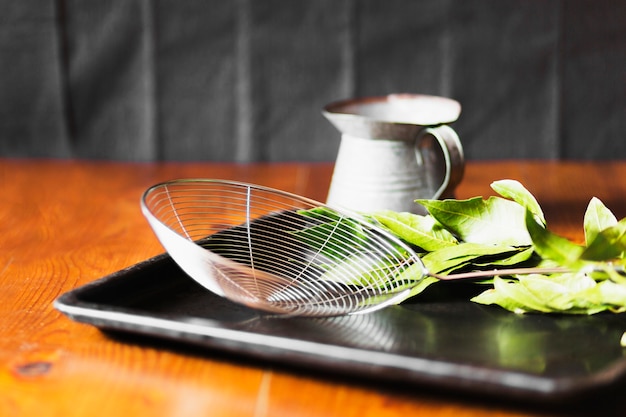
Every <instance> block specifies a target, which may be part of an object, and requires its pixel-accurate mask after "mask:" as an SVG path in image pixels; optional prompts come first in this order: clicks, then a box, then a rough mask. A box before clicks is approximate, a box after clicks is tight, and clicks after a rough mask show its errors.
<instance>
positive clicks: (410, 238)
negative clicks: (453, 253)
mask: <svg viewBox="0 0 626 417" xmlns="http://www.w3.org/2000/svg"><path fill="white" fill-rule="evenodd" d="M371 216H372V217H373V218H374V219H376V220H377V221H378V222H379V223H380V224H382V225H383V226H385V227H386V228H387V229H388V230H389V231H390V232H392V233H393V234H395V235H396V236H397V237H399V238H400V239H402V240H404V241H405V242H408V243H410V244H412V245H415V246H418V247H420V248H422V249H424V250H425V251H429V252H430V251H435V250H438V249H441V248H445V247H448V246H454V245H456V244H457V240H456V238H455V237H454V236H453V235H452V233H450V232H449V231H448V230H446V229H444V228H443V226H442V225H441V224H439V223H438V222H437V221H435V219H434V218H433V217H432V216H420V215H417V214H412V213H397V212H394V211H390V210H384V211H379V212H376V213H373V214H371Z"/></svg>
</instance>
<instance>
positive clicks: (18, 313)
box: [0, 160, 626, 417]
mask: <svg viewBox="0 0 626 417" xmlns="http://www.w3.org/2000/svg"><path fill="white" fill-rule="evenodd" d="M331 173H332V165H331V164H296V163H287V164H256V165H254V164H253V165H243V164H242V165H237V164H179V163H168V164H139V163H109V162H107V163H105V162H82V161H45V160H0V187H1V193H0V231H1V233H0V317H1V318H0V415H1V416H35V415H36V416H42V417H45V416H68V417H69V416H86V415H89V416H121V415H134V416H199V415H202V416H208V415H210V416H258V417H264V416H342V417H348V416H376V417H384V416H401V415H402V416H405V415H428V416H455V417H464V416H547V415H572V414H581V415H582V414H585V415H586V414H589V415H596V414H595V412H594V411H593V410H591V411H589V412H588V413H587V410H585V409H584V407H578V408H577V409H576V410H571V409H569V410H563V409H561V408H559V407H549V408H546V407H534V406H533V407H530V406H529V405H527V404H521V403H516V402H507V401H498V400H497V398H488V399H487V398H470V397H468V396H462V395H460V394H458V393H454V392H438V391H434V390H431V389H428V387H401V386H388V385H382V384H380V385H379V384H376V383H372V382H363V381H358V380H357V381H355V380H351V379H350V378H336V377H331V376H329V375H323V374H315V373H307V372H305V371H303V370H298V369H291V368H286V367H281V366H280V365H278V364H269V363H261V362H255V361H251V360H245V359H242V358H238V357H235V356H229V355H226V354H222V353H218V352H202V351H198V350H192V349H185V348H181V347H174V346H169V345H167V344H159V343H152V344H151V343H142V342H140V341H137V340H133V339H130V340H124V339H118V338H113V337H110V336H108V335H106V334H104V333H102V332H100V331H99V330H97V329H96V328H94V327H92V326H88V325H84V324H79V323H75V322H73V321H71V320H69V319H68V318H67V317H65V316H63V315H62V314H61V313H59V312H57V311H56V310H55V309H54V308H53V305H52V303H53V301H54V299H55V298H56V297H58V296H59V295H61V294H62V293H64V292H66V291H69V290H71V289H74V288H76V287H78V286H81V285H83V284H86V283H88V282H90V281H93V280H96V279H98V278H100V277H102V276H104V275H107V274H110V273H112V272H115V271H117V270H120V269H122V268H124V267H127V266H130V265H133V264H135V263H137V262H140V261H142V260H145V259H147V258H149V257H151V256H154V255H156V254H158V253H161V252H162V248H161V246H160V245H159V243H158V241H157V240H156V238H155V237H154V235H153V233H152V231H151V230H150V228H149V226H148V224H147V222H146V221H145V220H144V218H143V216H142V215H141V212H140V210H139V199H140V196H141V194H142V192H143V191H144V189H146V188H147V187H149V186H150V185H152V184H154V183H156V182H159V181H163V180H168V179H173V178H189V177H207V178H228V179H236V180H241V181H248V182H253V183H257V184H262V185H268V186H272V187H275V188H280V189H283V190H287V191H291V192H295V193H298V194H303V195H305V196H308V197H312V198H315V199H319V200H324V199H325V196H326V191H327V189H328V185H329V182H330V178H331ZM502 178H514V179H518V180H520V181H521V182H522V183H524V184H525V185H526V186H527V187H528V188H529V189H530V190H531V191H532V192H533V193H534V194H535V195H536V197H537V198H538V200H539V202H540V203H541V205H542V206H543V208H544V210H545V212H546V216H547V220H548V223H549V225H550V227H551V228H552V229H553V230H555V231H557V232H559V233H562V234H564V235H566V236H568V237H570V238H572V239H574V240H582V218H583V214H584V210H585V206H586V204H587V202H588V201H589V199H590V198H591V197H592V196H597V197H599V198H600V199H602V200H603V201H604V202H605V204H606V205H607V206H608V207H609V208H611V209H612V210H613V211H614V213H615V214H616V215H617V216H618V217H620V218H622V217H626V200H625V198H624V196H626V162H613V163H574V162H532V161H514V162H513V161H511V162H506V161H505V162H480V163H472V162H470V163H468V166H467V171H466V176H465V179H464V181H463V183H462V184H461V186H460V187H459V189H458V192H457V197H459V198H466V197H471V196H476V195H488V194H492V193H491V190H490V188H489V184H490V182H491V181H493V180H497V179H502ZM623 389H624V387H623V386H622V391H623ZM622 398H623V395H619V394H607V395H606V398H602V400H601V404H597V405H598V406H600V405H601V407H602V408H603V409H604V410H605V411H603V415H610V414H611V413H612V412H613V411H614V412H615V413H616V414H617V413H618V412H619V410H620V409H626V403H625V402H624V400H623V399H622ZM594 407H595V406H593V405H592V408H594Z"/></svg>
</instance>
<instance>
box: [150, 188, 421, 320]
mask: <svg viewBox="0 0 626 417" xmlns="http://www.w3.org/2000/svg"><path fill="white" fill-rule="evenodd" d="M141 205H142V211H143V213H144V215H145V216H146V218H147V219H148V221H149V223H150V225H151V226H152V228H153V230H154V232H155V233H156V235H157V237H158V239H159V240H160V242H161V244H162V245H163V246H164V247H165V249H166V250H167V252H168V253H169V254H170V256H171V257H172V258H173V259H174V261H175V262H176V263H177V264H178V265H179V266H180V267H181V268H182V269H183V270H184V271H185V272H186V273H187V274H188V275H189V276H191V277H192V278H193V279H195V280H196V281H197V282H199V283H200V284H201V285H203V286H204V287H206V288H207V289H209V290H211V291H212V292H214V293H216V294H218V295H221V296H223V297H226V298H228V299H230V300H232V301H235V302H238V303H242V304H244V305H247V306H249V307H252V308H255V309H259V310H264V311H266V312H271V313H276V314H288V315H304V316H331V315H340V314H347V313H355V312H364V311H372V310H375V309H378V308H382V307H384V306H386V305H388V304H392V303H394V302H396V301H398V300H400V299H402V298H404V297H406V295H407V293H408V291H410V289H411V288H412V287H413V286H414V285H416V284H417V282H416V279H415V278H410V277H406V278H403V272H404V271H406V270H407V268H409V267H411V265H414V264H416V263H417V264H419V265H421V261H420V260H419V258H418V257H417V255H415V254H414V253H413V251H412V250H411V249H410V248H409V247H407V246H406V245H405V244H404V243H403V242H402V241H400V240H399V239H398V238H396V237H395V236H393V235H392V234H390V233H388V232H386V231H385V230H383V229H381V228H378V227H376V226H375V225H373V224H370V223H369V222H367V221H366V220H365V219H363V218H361V217H360V216H359V215H357V214H355V213H349V212H346V211H343V210H340V209H336V208H331V207H328V206H326V205H324V204H323V203H319V202H317V201H314V200H310V199H307V198H305V197H301V196H297V195H294V194H290V193H286V192H283V191H279V190H274V189H271V188H266V187H262V186H258V185H252V184H246V183H241V182H234V181H224V180H209V179H190V180H174V181H168V182H164V183H161V184H157V185H155V186H153V187H151V188H149V189H148V190H147V191H146V192H145V193H144V195H143V197H142V199H141ZM390 277H394V278H393V279H390ZM418 278H419V279H418V280H417V281H419V280H421V279H422V276H421V275H420V276H419V277H418Z"/></svg>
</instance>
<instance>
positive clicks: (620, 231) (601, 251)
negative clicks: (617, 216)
mask: <svg viewBox="0 0 626 417" xmlns="http://www.w3.org/2000/svg"><path fill="white" fill-rule="evenodd" d="M625 252H626V219H622V220H621V221H620V222H618V223H616V224H615V225H613V226H610V227H607V228H606V229H603V230H601V231H599V232H598V233H595V234H594V235H593V240H591V242H590V243H588V246H587V248H586V249H585V250H584V252H583V253H582V255H581V258H582V259H585V260H590V261H610V260H613V259H616V258H623V257H624V253H625Z"/></svg>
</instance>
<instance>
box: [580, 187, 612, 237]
mask: <svg viewBox="0 0 626 417" xmlns="http://www.w3.org/2000/svg"><path fill="white" fill-rule="evenodd" d="M583 221H584V231H585V242H586V244H587V245H590V244H591V242H593V240H594V239H595V238H596V236H597V235H598V233H600V232H601V231H603V230H604V229H606V228H609V227H612V226H615V225H616V224H617V219H616V218H615V216H614V215H613V213H612V212H611V211H610V210H609V209H608V208H606V206H605V205H604V203H602V201H600V200H599V199H598V198H596V197H593V198H592V199H591V201H589V204H588V205H587V210H586V211H585V217H584V220H583Z"/></svg>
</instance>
